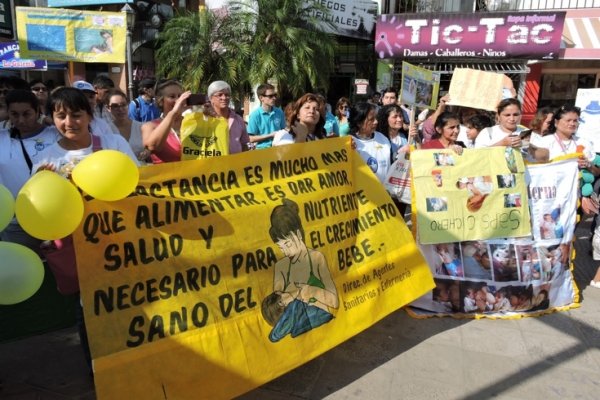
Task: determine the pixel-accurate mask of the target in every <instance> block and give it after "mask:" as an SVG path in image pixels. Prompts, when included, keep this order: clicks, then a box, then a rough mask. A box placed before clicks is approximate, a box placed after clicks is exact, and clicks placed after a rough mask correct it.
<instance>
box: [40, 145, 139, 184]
mask: <svg viewBox="0 0 600 400" xmlns="http://www.w3.org/2000/svg"><path fill="white" fill-rule="evenodd" d="M100 143H101V147H102V150H118V151H120V152H123V153H125V154H127V155H128V156H129V158H131V159H132V160H133V161H134V162H135V165H139V164H140V163H139V162H138V159H137V157H136V156H135V155H134V154H133V151H131V147H130V146H129V143H127V141H126V140H125V139H123V136H121V135H110V136H109V135H105V136H100ZM92 147H93V144H90V145H89V146H88V147H86V148H85V149H79V150H65V149H63V148H62V147H61V145H60V144H58V142H57V143H55V144H53V145H52V146H50V147H48V148H47V149H46V150H44V151H43V152H42V154H41V155H40V157H39V161H38V162H37V163H35V164H34V166H33V173H35V172H37V170H38V168H39V167H41V166H42V165H43V164H52V165H54V167H55V168H56V172H57V173H58V174H60V175H62V176H64V177H68V176H69V175H71V171H73V168H75V166H76V165H77V164H78V163H79V162H80V161H81V160H83V159H84V158H85V157H87V156H89V155H90V154H92V153H93V150H92Z"/></svg>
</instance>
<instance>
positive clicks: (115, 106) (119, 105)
mask: <svg viewBox="0 0 600 400" xmlns="http://www.w3.org/2000/svg"><path fill="white" fill-rule="evenodd" d="M108 106H109V107H110V108H111V110H112V109H113V108H114V109H115V110H117V109H119V108H125V107H127V106H128V104H125V103H123V104H117V103H114V104H109V105H108Z"/></svg>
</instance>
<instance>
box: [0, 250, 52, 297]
mask: <svg viewBox="0 0 600 400" xmlns="http://www.w3.org/2000/svg"><path fill="white" fill-rule="evenodd" d="M43 280H44V264H43V263H42V260H41V259H40V257H39V256H38V255H37V254H36V253H35V252H34V251H33V250H31V249H29V248H27V247H25V246H22V245H20V244H17V243H10V242H0V304H4V305H9V304H16V303H20V302H22V301H24V300H27V299H28V298H30V297H31V296H33V295H34V294H35V292H37V291H38V289H39V288H40V286H42V281H43Z"/></svg>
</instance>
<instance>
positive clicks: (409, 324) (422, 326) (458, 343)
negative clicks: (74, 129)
mask: <svg viewBox="0 0 600 400" xmlns="http://www.w3.org/2000/svg"><path fill="white" fill-rule="evenodd" d="M576 234H577V237H578V240H577V242H576V244H575V248H576V251H577V258H576V261H575V265H576V267H575V274H574V275H575V280H576V282H577V284H578V285H579V288H580V293H581V297H582V304H581V307H580V308H576V309H573V310H569V311H563V312H556V313H553V314H549V315H546V316H542V317H535V318H521V319H514V320H487V319H483V320H456V319H452V318H431V319H426V320H417V319H413V318H411V317H409V316H408V315H407V313H406V312H405V311H404V310H398V311H396V312H394V313H392V314H391V315H389V316H388V317H387V318H385V319H383V320H382V321H380V322H379V323H377V324H376V325H374V326H373V327H371V328H369V329H367V330H366V331H364V332H362V333H361V334H359V335H357V336H355V337H353V338H352V339H350V340H348V341H347V342H345V343H343V344H341V345H339V346H338V347H336V348H334V349H332V350H330V351H329V352H327V353H325V354H323V355H322V356H321V357H318V358H316V359H315V360H313V361H310V362H308V363H306V364H305V365H303V366H301V367H299V368H297V369H295V370H294V371H291V372H289V373H288V374H286V375H284V376H282V377H280V378H278V379H276V380H274V381H272V382H269V383H267V384H265V385H264V386H262V387H260V388H258V389H255V390H253V391H251V392H249V393H247V394H245V395H243V396H241V397H239V399H240V400H254V399H260V400H280V399H281V400H283V399H285V400H289V399H291V400H293V399H321V398H326V399H419V400H421V399H473V400H479V399H487V398H490V397H496V398H499V399H534V400H535V399H544V400H551V399H561V400H562V399H590V400H592V399H594V400H595V399H598V398H600V349H599V346H600V312H599V309H600V290H599V289H596V288H593V287H589V286H588V285H589V282H590V279H591V278H592V276H593V275H594V273H595V271H596V266H597V264H598V263H597V262H594V261H593V260H592V259H591V257H590V254H589V250H590V243H589V221H587V222H586V223H584V224H582V226H581V227H580V228H579V229H578V231H577V232H576ZM190 393H193V391H190ZM193 398H194V397H190V399H193ZM0 399H4V400H33V399H40V400H62V399H95V393H94V386H93V381H92V379H91V378H90V377H89V375H88V372H87V367H86V365H85V362H84V359H83V355H82V352H81V348H80V347H79V339H78V336H77V331H76V329H75V328H69V329H64V330H61V331H57V332H52V333H48V334H45V335H39V336H34V337H31V338H27V339H24V340H20V341H15V342H11V343H5V344H1V345H0Z"/></svg>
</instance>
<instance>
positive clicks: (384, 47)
mask: <svg viewBox="0 0 600 400" xmlns="http://www.w3.org/2000/svg"><path fill="white" fill-rule="evenodd" d="M564 19H565V12H564V11H556V12H504V13H487V12H486V13H482V12H477V13H469V14H437V13H434V14H384V15H380V16H379V19H378V20H377V30H376V34H375V51H376V52H377V55H378V56H379V58H403V59H409V58H429V59H431V58H437V59H461V58H462V59H464V58H471V59H472V58H486V59H490V58H491V59H507V58H512V59H544V60H551V59H556V58H558V54H559V50H560V41H561V34H562V30H563V25H564Z"/></svg>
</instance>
